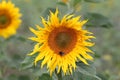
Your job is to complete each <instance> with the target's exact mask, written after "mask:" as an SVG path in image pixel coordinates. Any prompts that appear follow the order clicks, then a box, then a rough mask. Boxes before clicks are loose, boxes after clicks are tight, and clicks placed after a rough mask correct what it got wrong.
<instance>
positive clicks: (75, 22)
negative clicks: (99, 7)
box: [29, 9, 94, 74]
mask: <svg viewBox="0 0 120 80" xmlns="http://www.w3.org/2000/svg"><path fill="white" fill-rule="evenodd" d="M58 13H59V11H58V9H56V12H55V13H53V12H51V11H50V17H49V19H48V20H45V19H44V18H43V17H41V19H42V23H43V26H44V28H42V27H40V26H39V25H36V27H37V30H35V29H33V28H30V30H31V32H33V33H34V34H35V35H36V37H30V39H31V40H33V41H35V42H37V44H36V45H35V46H34V49H33V52H31V53H30V54H29V55H34V54H36V53H38V55H37V57H36V58H35V61H34V63H35V65H36V63H37V62H38V61H40V60H42V63H41V68H42V67H43V66H44V65H45V64H46V65H47V68H48V70H49V71H50V74H52V73H53V71H54V70H55V69H56V70H57V73H59V72H60V71H63V73H64V74H68V73H70V74H71V73H72V71H73V70H74V69H76V67H77V65H76V62H78V61H81V62H83V63H84V64H86V65H88V62H87V60H93V58H92V57H91V56H90V55H89V54H88V53H87V52H89V53H93V52H92V51H91V50H90V49H88V48H87V47H91V46H93V45H94V43H91V41H90V39H91V38H94V36H91V35H90V34H92V33H91V32H88V31H87V30H83V29H82V26H83V25H84V24H85V23H86V22H87V20H84V21H80V16H78V17H74V15H65V16H64V17H63V18H62V19H59V17H58Z"/></svg>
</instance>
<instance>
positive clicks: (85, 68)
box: [73, 62, 101, 80]
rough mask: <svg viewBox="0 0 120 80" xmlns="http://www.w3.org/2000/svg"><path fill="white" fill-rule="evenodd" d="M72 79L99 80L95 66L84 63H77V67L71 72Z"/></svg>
mask: <svg viewBox="0 0 120 80" xmlns="http://www.w3.org/2000/svg"><path fill="white" fill-rule="evenodd" d="M73 78H74V79H73V80H101V79H100V78H99V77H97V76H96V70H95V67H94V66H93V65H92V64H90V65H85V64H84V63H80V62H79V63H77V69H76V70H75V72H74V73H73Z"/></svg>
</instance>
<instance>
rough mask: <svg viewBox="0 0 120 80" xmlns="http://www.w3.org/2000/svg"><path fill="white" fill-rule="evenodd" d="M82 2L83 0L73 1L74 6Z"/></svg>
mask: <svg viewBox="0 0 120 80" xmlns="http://www.w3.org/2000/svg"><path fill="white" fill-rule="evenodd" d="M80 2H81V0H74V1H73V6H76V5H77V4H78V3H80Z"/></svg>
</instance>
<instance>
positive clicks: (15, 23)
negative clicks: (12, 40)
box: [0, 0, 21, 38]
mask: <svg viewBox="0 0 120 80" xmlns="http://www.w3.org/2000/svg"><path fill="white" fill-rule="evenodd" d="M20 17H21V14H20V13H19V8H17V7H15V5H14V4H13V3H12V2H11V1H8V2H7V1H5V0H3V1H2V2H0V36H2V37H4V38H8V37H10V36H11V35H14V34H16V29H18V27H19V25H20V23H21V20H20Z"/></svg>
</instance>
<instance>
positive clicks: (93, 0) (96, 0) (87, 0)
mask: <svg viewBox="0 0 120 80" xmlns="http://www.w3.org/2000/svg"><path fill="white" fill-rule="evenodd" d="M84 1H86V2H92V3H99V2H103V1H104V0H84Z"/></svg>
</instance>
